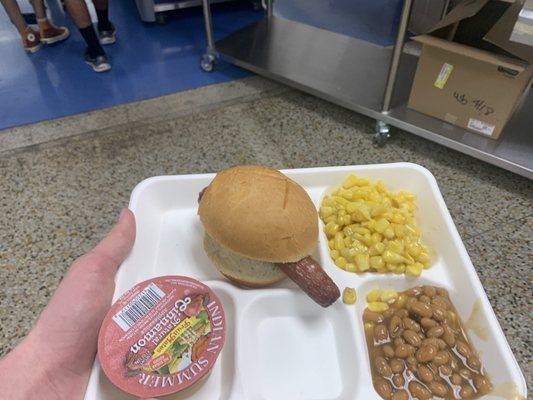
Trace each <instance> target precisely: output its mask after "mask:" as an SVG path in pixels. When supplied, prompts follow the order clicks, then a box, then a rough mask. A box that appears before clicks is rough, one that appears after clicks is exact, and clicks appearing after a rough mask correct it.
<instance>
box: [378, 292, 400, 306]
mask: <svg viewBox="0 0 533 400" xmlns="http://www.w3.org/2000/svg"><path fill="white" fill-rule="evenodd" d="M379 298H380V300H381V301H383V302H385V303H389V304H390V303H393V302H394V301H396V299H397V298H398V292H397V291H396V290H392V289H383V290H382V291H381V294H380V296H379Z"/></svg>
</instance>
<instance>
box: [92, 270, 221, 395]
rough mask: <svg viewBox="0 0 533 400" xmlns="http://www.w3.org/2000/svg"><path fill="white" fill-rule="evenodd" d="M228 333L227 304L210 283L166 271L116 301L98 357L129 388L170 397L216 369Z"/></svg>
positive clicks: (136, 392)
mask: <svg viewBox="0 0 533 400" xmlns="http://www.w3.org/2000/svg"><path fill="white" fill-rule="evenodd" d="M225 332H226V326H225V316H224V310H223V308H222V303H221V302H220V300H219V298H218V297H217V295H216V294H215V293H214V292H213V291H212V290H211V289H210V288H209V287H208V286H206V285H204V284H203V283H201V282H199V281H197V280H195V279H192V278H188V277H185V276H163V277H159V278H155V279H150V280H147V281H144V282H142V283H139V284H138V285H136V286H134V287H133V288H132V289H130V290H128V291H127V292H126V293H124V294H123V295H122V296H121V297H120V298H119V299H118V300H117V301H116V302H115V304H113V306H112V307H111V309H110V310H109V312H108V313H107V315H106V317H105V318H104V321H103V323H102V327H101V328H100V334H99V336H98V358H99V360H100V364H101V365H102V369H103V370H104V372H105V374H106V376H107V377H108V378H109V380H110V381H111V382H112V383H113V384H114V385H115V386H117V387H119V388H120V389H122V390H123V391H124V392H127V393H130V394H132V395H135V396H139V397H153V396H164V395H167V394H172V393H177V392H180V391H182V390H183V389H186V388H188V387H190V386H191V385H193V384H195V383H196V382H198V380H200V379H201V378H202V377H204V376H205V375H206V374H207V373H208V372H209V371H210V370H211V368H212V367H213V364H214V363H215V361H216V360H217V358H218V355H219V354H220V352H221V350H222V347H223V345H224V339H225Z"/></svg>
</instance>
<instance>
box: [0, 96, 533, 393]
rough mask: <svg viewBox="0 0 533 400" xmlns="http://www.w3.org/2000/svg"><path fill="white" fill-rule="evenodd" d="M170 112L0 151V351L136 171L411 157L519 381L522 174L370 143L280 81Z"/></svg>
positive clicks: (525, 285)
mask: <svg viewBox="0 0 533 400" xmlns="http://www.w3.org/2000/svg"><path fill="white" fill-rule="evenodd" d="M212 88H213V89H212V90H219V89H217V88H216V87H212ZM204 90H205V89H204ZM183 96H193V94H191V93H184V94H183ZM176 101H177V100H176ZM104 112H105V111H102V113H104ZM170 113H171V111H169V114H166V118H165V119H164V120H163V121H159V122H158V121H154V120H151V121H149V122H147V123H144V124H143V123H140V122H134V123H128V122H125V123H122V124H120V125H118V126H107V127H103V128H102V129H101V130H100V131H98V132H93V133H92V134H90V135H86V136H77V137H74V138H71V139H69V140H62V141H61V142H50V143H49V144H45V145H41V146H34V147H32V148H28V149H26V150H18V151H14V152H8V153H4V155H3V156H0V171H2V175H1V176H2V178H0V179H1V180H2V182H1V185H0V186H1V187H2V191H0V226H2V229H1V230H0V282H6V283H9V284H4V285H2V286H0V354H4V353H6V352H7V351H8V350H9V349H10V348H12V347H13V346H14V345H15V344H16V343H17V341H18V340H20V338H21V337H22V336H23V335H25V334H26V333H27V332H28V329H29V328H30V326H31V324H32V323H33V321H34V320H35V318H36V317H37V316H38V314H39V312H40V310H41V309H42V308H43V307H44V305H45V304H46V302H47V300H48V299H49V297H50V295H51V293H52V292H53V291H54V288H55V287H56V286H57V284H58V282H59V280H60V279H61V276H62V274H63V273H64V271H65V270H66V268H67V267H68V265H69V263H70V262H71V261H72V260H73V259H74V258H75V257H77V256H78V255H80V254H82V253H83V252H85V251H87V250H88V249H89V248H90V247H91V246H92V245H93V244H94V243H95V242H96V241H97V240H98V238H100V237H101V236H102V235H103V234H104V233H105V232H106V231H107V229H108V228H109V227H110V226H111V224H112V223H113V221H114V220H115V219H116V217H117V214H118V210H119V209H120V207H123V206H125V205H126V204H127V202H128V198H129V194H130V191H131V190H132V188H133V187H134V186H135V184H136V183H138V182H139V181H141V180H142V179H144V178H146V177H149V176H153V175H161V174H185V173H199V172H212V171H216V170H218V169H221V168H224V167H227V166H230V165H234V164H242V163H259V164H265V165H270V166H273V167H278V168H282V167H284V168H292V167H311V166H323V165H341V164H366V163H380V162H394V161H411V162H415V163H419V164H421V165H424V166H425V167H427V168H429V169H430V170H431V171H432V172H433V174H434V175H435V177H436V178H437V181H438V183H439V186H440V188H441V191H442V193H443V195H444V198H445V200H446V202H447V205H448V207H449V209H450V212H451V214H452V216H453V218H454V221H455V223H456V224H457V227H458V229H459V232H460V234H461V236H462V238H463V240H464V242H465V245H466V247H467V249H468V251H469V253H470V255H471V257H472V260H473V262H474V265H475V267H476V269H477V271H478V273H479V275H480V278H481V280H482V282H483V284H484V286H485V289H486V291H487V294H488V296H489V298H490V301H491V303H492V304H493V306H494V309H495V312H496V314H497V316H498V318H499V320H500V323H501V324H502V327H503V329H504V331H505V332H506V334H507V337H508V340H509V342H510V344H511V347H512V348H513V350H514V352H515V354H516V356H517V359H518V361H519V363H520V365H521V367H522V369H523V371H524V374H525V375H526V379H527V382H528V384H529V386H531V384H532V383H533V376H532V373H533V368H532V365H531V359H532V350H531V349H532V335H531V329H530V327H531V326H532V322H533V321H532V320H531V316H530V313H529V310H530V309H531V306H532V300H531V299H532V298H533V296H532V294H533V293H532V287H531V282H532V281H533V279H532V278H533V274H532V270H531V261H532V254H533V246H532V244H531V238H532V237H533V212H532V210H533V207H532V203H533V187H532V185H531V182H530V181H527V180H526V179H525V178H522V177H519V176H516V175H513V174H511V173H508V172H506V171H503V170H500V169H498V168H496V167H493V166H490V165H487V164H484V163H482V162H480V161H477V160H475V159H472V158H469V157H467V156H464V155H462V154H459V153H457V152H454V151H451V150H448V149H445V148H442V147H440V146H438V145H435V144H432V143H429V142H427V141H425V140H423V139H420V138H418V137H415V136H413V135H410V134H407V133H402V132H397V133H395V134H394V136H393V138H392V140H391V141H390V142H389V143H388V144H387V146H386V147H384V148H381V149H378V148H375V147H374V146H373V145H372V140H371V133H372V132H373V121H371V120H369V119H367V118H365V117H362V116H360V115H358V114H355V113H353V112H350V111H347V110H345V109H342V108H339V107H337V106H334V105H331V104H329V103H326V102H324V101H321V100H318V99H316V98H313V97H310V96H307V95H304V94H302V93H299V92H295V91H292V90H287V91H284V92H282V93H278V94H275V93H274V95H272V93H271V94H270V96H269V97H265V98H259V99H257V98H256V99H254V100H253V101H247V102H241V103H230V104H228V105H225V106H221V107H220V108H216V109H211V110H207V111H204V112H202V113H189V114H187V115H183V114H178V115H175V116H172V115H171V114H170ZM102 115H103V114H102Z"/></svg>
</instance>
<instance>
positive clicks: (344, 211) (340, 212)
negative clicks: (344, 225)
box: [337, 210, 346, 217]
mask: <svg viewBox="0 0 533 400" xmlns="http://www.w3.org/2000/svg"><path fill="white" fill-rule="evenodd" d="M343 215H346V210H339V211H338V212H337V217H342V216H343Z"/></svg>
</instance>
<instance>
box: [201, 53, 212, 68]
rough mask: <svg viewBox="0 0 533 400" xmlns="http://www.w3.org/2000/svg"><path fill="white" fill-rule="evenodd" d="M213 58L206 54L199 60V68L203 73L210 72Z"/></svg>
mask: <svg viewBox="0 0 533 400" xmlns="http://www.w3.org/2000/svg"><path fill="white" fill-rule="evenodd" d="M214 62H215V57H214V56H213V55H212V54H206V55H204V56H203V57H202V59H201V60H200V67H201V68H202V69H203V70H204V71H205V72H211V71H213V68H214Z"/></svg>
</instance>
